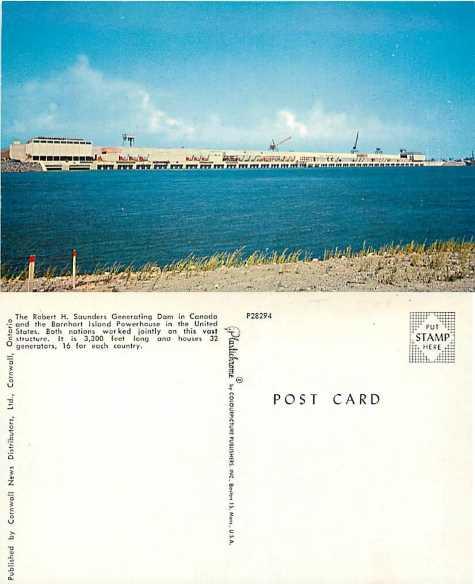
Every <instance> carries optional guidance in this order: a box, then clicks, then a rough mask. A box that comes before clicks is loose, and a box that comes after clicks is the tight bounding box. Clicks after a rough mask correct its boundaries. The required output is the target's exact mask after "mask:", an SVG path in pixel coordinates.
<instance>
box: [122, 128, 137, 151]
mask: <svg viewBox="0 0 475 584" xmlns="http://www.w3.org/2000/svg"><path fill="white" fill-rule="evenodd" d="M127 142H128V143H129V146H130V147H131V148H132V146H133V145H134V143H135V136H132V134H128V133H127V132H123V133H122V146H125V145H126V144H127Z"/></svg>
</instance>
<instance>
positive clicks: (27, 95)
mask: <svg viewBox="0 0 475 584" xmlns="http://www.w3.org/2000/svg"><path fill="white" fill-rule="evenodd" d="M7 101H8V110H9V112H8V120H12V122H11V123H10V124H9V127H7V128H6V130H7V131H6V133H7V134H9V135H10V136H12V137H13V136H15V137H20V138H27V137H30V136H32V135H39V134H56V135H58V134H61V135H66V134H74V135H77V136H83V137H85V138H90V139H92V140H93V141H94V142H96V143H102V144H106V143H110V144H117V143H118V142H119V141H120V134H121V132H122V131H128V132H135V133H137V135H138V143H139V144H141V145H150V146H152V145H155V144H156V145H162V146H163V145H169V146H172V145H190V146H191V145H193V146H197V147H200V146H201V147H204V146H209V147H213V146H214V147H220V146H221V147H226V148H231V147H234V148H251V147H254V148H262V149H265V148H267V145H268V144H269V142H270V141H271V139H272V138H274V139H276V140H278V139H283V138H285V137H286V136H288V135H291V136H292V141H291V142H289V148H291V149H295V150H298V149H314V150H326V149H343V148H344V149H349V148H350V147H351V145H352V143H353V139H354V135H355V133H356V131H357V130H359V131H360V136H361V143H362V148H364V147H367V148H373V147H375V146H382V147H386V146H387V145H389V146H390V147H395V146H396V145H402V146H404V145H405V144H406V143H408V142H410V139H411V137H413V136H414V130H413V129H411V128H409V127H406V126H403V125H398V124H395V123H392V122H391V121H387V120H386V118H385V120H384V122H383V121H382V120H381V119H380V118H378V117H377V116H376V115H362V114H361V113H359V114H358V115H356V114H355V113H353V114H350V113H347V112H338V111H331V110H330V109H328V108H326V107H325V106H324V105H323V104H322V103H320V102H317V103H315V104H314V105H313V107H312V108H311V109H310V110H308V111H304V112H296V111H294V110H293V109H292V108H291V107H287V108H281V109H279V110H278V111H274V112H272V111H269V114H268V115H267V114H266V115H264V116H263V117H262V118H261V119H257V120H256V119H247V120H246V121H244V119H241V118H240V119H236V118H234V120H231V119H223V117H222V116H220V115H218V114H213V115H206V114H204V113H203V112H202V111H200V112H199V115H197V117H196V121H195V122H194V123H190V122H187V121H186V119H185V118H184V117H183V118H179V117H177V116H174V115H171V114H170V113H167V112H166V111H164V109H162V108H161V107H159V105H158V104H157V98H156V96H155V95H154V93H153V92H152V91H151V90H150V89H149V88H147V87H146V86H144V85H142V84H140V83H137V82H135V81H130V80H127V79H122V78H117V77H112V76H108V75H106V74H104V73H103V72H101V71H100V70H98V69H97V68H95V67H93V66H92V65H91V63H90V62H89V60H88V58H87V57H86V56H79V57H78V58H77V60H76V62H75V63H74V64H73V66H72V67H70V68H68V69H66V70H64V71H63V72H61V73H60V74H58V75H56V76H55V77H51V78H48V79H43V80H34V81H30V82H28V83H25V84H23V85H21V86H18V87H16V88H15V90H14V91H13V92H12V93H10V95H9V96H8V98H7ZM193 113H197V112H189V114H190V115H192V114H193ZM238 114H239V115H240V116H243V115H245V112H238ZM238 114H236V115H238ZM387 115H388V119H389V116H390V112H388V114H387Z"/></svg>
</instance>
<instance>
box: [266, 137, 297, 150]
mask: <svg viewBox="0 0 475 584" xmlns="http://www.w3.org/2000/svg"><path fill="white" fill-rule="evenodd" d="M289 140H292V136H287V138H284V139H283V140H281V141H280V142H276V141H275V140H274V138H272V142H271V143H270V144H269V150H273V151H274V150H277V151H278V150H279V146H280V145H281V144H284V142H288V141H289Z"/></svg>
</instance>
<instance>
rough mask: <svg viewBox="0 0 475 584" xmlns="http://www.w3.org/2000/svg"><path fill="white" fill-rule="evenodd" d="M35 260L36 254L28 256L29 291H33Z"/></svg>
mask: <svg viewBox="0 0 475 584" xmlns="http://www.w3.org/2000/svg"><path fill="white" fill-rule="evenodd" d="M35 262H36V256H34V255H31V256H30V257H29V258H28V292H31V287H32V284H33V279H34V277H35Z"/></svg>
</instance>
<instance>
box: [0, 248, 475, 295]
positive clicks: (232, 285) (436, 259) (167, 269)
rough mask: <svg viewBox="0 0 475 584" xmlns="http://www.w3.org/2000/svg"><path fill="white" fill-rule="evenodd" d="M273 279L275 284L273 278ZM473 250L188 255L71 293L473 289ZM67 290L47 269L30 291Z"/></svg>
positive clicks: (10, 278) (88, 276) (11, 280)
mask: <svg viewBox="0 0 475 584" xmlns="http://www.w3.org/2000/svg"><path fill="white" fill-rule="evenodd" d="M275 275H276V277H274V276H275ZM474 277H475V242H473V241H462V240H448V241H435V242H433V243H430V244H428V243H417V242H411V243H409V244H404V245H403V244H389V245H385V246H383V247H381V248H378V249H375V248H373V247H371V246H366V245H365V244H363V246H362V248H361V249H358V250H353V249H352V248H351V247H346V248H342V249H338V248H335V249H332V250H327V251H325V253H324V254H323V256H322V257H321V258H312V257H311V256H310V255H309V254H306V253H305V252H303V251H301V250H297V251H288V250H285V251H284V252H280V253H278V252H271V253H264V252H254V253H252V254H249V255H245V253H244V249H239V250H235V251H233V252H222V253H217V254H214V255H211V256H206V257H198V256H195V255H190V256H188V257H186V258H184V259H182V260H178V261H176V262H173V263H171V264H167V265H164V266H159V265H158V264H151V263H150V264H146V265H144V266H143V267H141V268H138V269H137V268H134V267H133V266H123V265H120V264H114V265H112V266H109V267H98V268H96V270H94V271H93V272H91V273H79V274H78V276H77V278H76V288H75V290H76V291H145V290H148V291H152V290H155V291H159V290H167V291H193V290H203V291H205V290H220V291H233V290H236V291H242V290H250V291H271V290H281V289H287V290H288V291H303V290H308V291H311V290H347V289H360V290H378V289H381V290H391V289H394V290H396V289H397V290H460V291H469V290H473V289H474V286H475V284H474ZM1 283H2V290H3V291H7V292H12V291H23V290H24V289H26V270H23V271H21V272H17V273H10V274H8V273H4V274H2V278H1ZM68 290H72V279H71V275H70V274H68V273H62V274H57V273H56V272H55V271H54V270H52V269H47V270H46V271H45V272H44V273H43V274H42V275H40V276H39V277H37V278H36V279H35V280H34V282H33V285H32V291H42V292H48V291H50V292H53V291H54V292H55V291H63V292H64V291H68Z"/></svg>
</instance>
